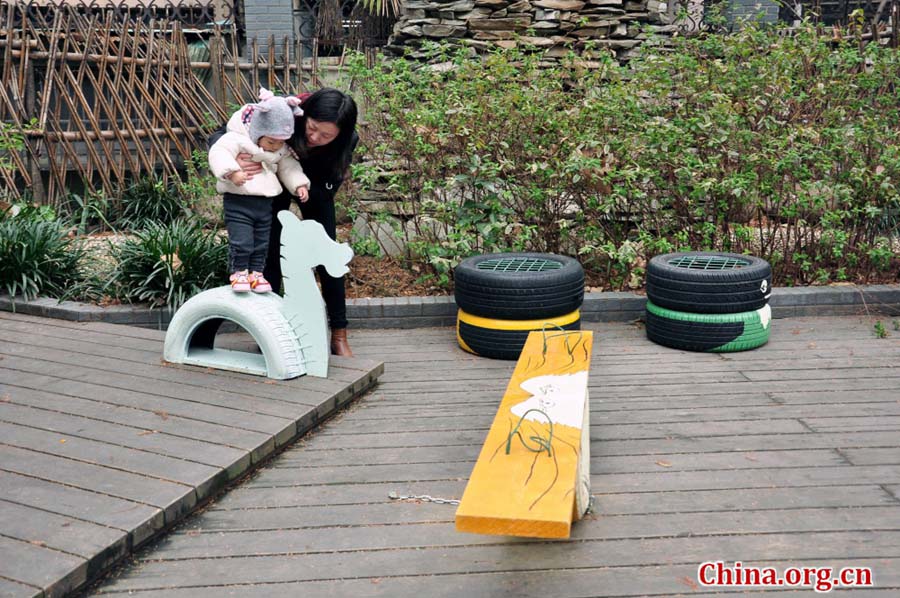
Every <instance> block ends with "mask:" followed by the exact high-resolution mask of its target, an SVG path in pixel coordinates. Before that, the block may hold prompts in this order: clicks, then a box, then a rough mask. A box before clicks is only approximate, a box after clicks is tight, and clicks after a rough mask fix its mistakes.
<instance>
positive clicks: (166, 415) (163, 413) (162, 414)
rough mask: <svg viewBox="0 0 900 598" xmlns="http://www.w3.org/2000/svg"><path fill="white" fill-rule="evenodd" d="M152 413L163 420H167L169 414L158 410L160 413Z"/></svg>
mask: <svg viewBox="0 0 900 598" xmlns="http://www.w3.org/2000/svg"><path fill="white" fill-rule="evenodd" d="M153 413H154V414H155V415H158V416H160V417H161V418H163V419H169V414H168V413H166V412H165V411H162V410H160V411H154V412H153Z"/></svg>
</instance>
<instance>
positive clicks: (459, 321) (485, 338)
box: [456, 310, 581, 360]
mask: <svg viewBox="0 0 900 598" xmlns="http://www.w3.org/2000/svg"><path fill="white" fill-rule="evenodd" d="M559 328H562V329H563V330H581V314H580V313H579V311H578V310H575V311H573V312H572V313H568V314H566V315H564V316H559V317H556V318H546V319H537V320H498V319H494V318H483V317H481V316H474V315H472V314H470V313H466V312H465V311H463V310H459V313H458V315H457V318H456V339H457V340H458V341H459V346H460V347H462V348H463V349H464V350H465V351H468V352H469V353H474V354H475V355H480V356H482V357H491V358H493V359H512V360H515V359H518V358H519V354H520V353H521V352H522V347H524V346H525V341H526V340H527V339H528V334H529V333H530V332H531V331H532V330H547V331H548V332H549V333H551V334H552V333H553V332H554V331H558V330H559Z"/></svg>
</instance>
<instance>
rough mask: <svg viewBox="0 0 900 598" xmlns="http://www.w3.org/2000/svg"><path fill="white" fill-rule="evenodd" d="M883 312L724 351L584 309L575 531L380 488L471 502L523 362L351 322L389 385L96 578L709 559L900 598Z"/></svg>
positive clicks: (692, 589)
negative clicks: (462, 527) (514, 522)
mask: <svg viewBox="0 0 900 598" xmlns="http://www.w3.org/2000/svg"><path fill="white" fill-rule="evenodd" d="M873 323H874V319H869V318H858V317H852V318H822V319H791V320H776V321H775V322H774V323H773V332H772V340H771V342H770V343H769V344H768V345H767V346H765V347H764V348H761V349H758V350H755V351H750V352H746V353H731V354H724V355H716V354H693V353H685V352H679V351H673V350H669V349H665V348H663V347H659V346H655V345H653V344H651V343H650V342H648V341H647V340H646V339H645V338H644V336H643V331H642V330H641V329H640V328H639V327H638V326H636V325H629V324H595V325H591V326H590V328H591V329H592V330H594V331H595V341H594V352H593V360H592V368H591V376H590V398H591V474H592V484H593V488H592V492H593V494H594V499H595V505H594V507H593V513H592V514H591V515H589V516H588V518H587V519H586V520H584V521H580V522H578V523H576V524H575V525H574V526H573V535H572V539H570V540H563V541H541V540H526V539H509V538H503V537H499V538H498V537H494V536H477V535H476V536H473V535H471V534H462V533H458V532H456V531H454V528H453V517H454V510H455V507H453V506H451V505H447V504H437V503H433V502H422V501H413V500H408V501H391V500H390V499H389V498H388V493H389V492H391V491H395V492H398V493H401V494H416V495H430V496H433V497H445V498H459V496H460V495H461V493H462V491H463V489H464V487H465V484H466V480H467V477H468V475H469V473H470V471H471V468H472V465H473V463H474V461H475V459H476V457H477V455H478V452H479V450H480V448H481V443H482V441H483V439H484V436H485V433H486V431H487V429H488V427H489V426H490V423H491V420H492V418H493V415H494V413H495V411H496V408H497V404H498V402H499V400H500V398H501V396H502V393H503V390H504V388H505V386H506V384H507V381H508V378H509V375H510V373H511V372H512V370H513V366H514V364H513V363H511V362H498V361H491V360H486V359H480V358H476V357H473V356H471V355H468V354H466V353H463V352H462V351H460V350H459V349H458V348H457V347H456V346H455V340H454V335H453V332H452V330H450V329H430V330H407V331H354V332H353V334H352V341H353V347H354V350H355V351H356V352H357V354H359V355H362V356H364V357H369V358H378V359H384V360H385V361H386V362H387V363H386V371H385V374H384V375H383V376H382V377H381V379H380V381H379V386H378V387H377V388H376V389H375V390H374V391H373V392H371V393H370V394H369V395H368V396H366V397H364V398H363V399H361V400H360V401H358V402H357V403H355V404H354V405H353V406H352V407H351V408H350V409H349V410H347V411H345V412H343V413H342V414H341V415H340V416H339V417H338V418H336V419H334V420H332V421H329V422H327V423H326V424H325V425H324V426H322V427H321V428H319V429H318V430H317V431H316V432H315V433H313V434H311V435H309V436H308V437H306V438H305V439H303V440H302V441H301V442H300V443H299V444H298V445H297V446H295V447H294V448H292V449H290V450H289V451H286V452H285V453H284V454H282V455H281V456H280V457H279V458H278V459H277V460H274V461H273V462H271V463H270V464H269V465H268V466H266V467H265V468H264V469H263V470H262V471H260V472H259V473H258V474H257V475H255V476H254V477H253V478H252V479H251V480H249V481H247V482H246V483H245V484H243V485H241V486H240V487H238V488H236V489H234V490H232V491H231V492H229V493H228V494H227V495H225V496H224V497H222V498H221V500H219V501H217V502H216V503H214V504H213V505H211V506H210V507H209V508H208V509H206V510H205V511H204V512H203V513H202V514H200V515H198V516H195V517H192V518H190V519H188V520H187V521H186V522H185V523H184V524H183V525H181V526H180V527H179V528H178V529H177V530H176V531H175V532H174V533H172V534H170V535H168V536H167V537H165V538H163V539H162V540H160V541H159V542H157V543H156V544H155V545H154V546H152V547H151V548H150V549H148V550H146V551H144V552H141V553H139V555H138V556H137V557H136V558H135V559H134V563H133V564H132V565H131V566H129V567H126V568H123V569H121V570H118V571H117V572H116V573H115V574H114V575H113V576H111V577H110V578H109V579H107V580H105V581H104V583H102V584H100V585H99V586H97V587H95V588H93V589H92V594H112V595H117V594H126V593H129V592H134V593H135V595H139V596H142V597H144V598H153V597H157V596H160V597H162V596H165V597H167V598H181V597H185V598H200V597H206V596H209V597H213V596H216V597H218V596H241V597H258V596H266V597H268V596H273V597H274V596H304V597H309V596H313V597H314V596H335V597H346V596H354V597H359V596H390V597H405V596H428V597H441V596H454V597H458V596H465V597H466V598H481V597H484V598H487V597H491V598H496V597H505V596H510V597H517V598H518V597H530V596H534V597H541V598H546V597H548V596H552V597H554V598H564V597H576V596H578V597H580V596H648V595H654V596H657V595H659V596H676V595H694V594H704V595H715V594H717V592H721V593H724V592H722V590H716V589H711V588H704V587H699V585H698V583H697V569H698V565H699V564H700V563H701V562H703V561H716V560H724V561H728V562H731V561H735V560H739V561H742V562H743V563H745V564H753V565H760V566H770V567H775V568H776V569H778V570H779V571H783V570H784V569H785V568H787V567H789V566H798V565H803V566H832V567H842V566H848V565H854V566H864V567H871V568H872V569H873V571H874V579H875V588H874V590H872V591H867V592H866V593H865V594H863V595H864V596H866V597H870V598H871V597H888V596H891V597H896V596H897V595H898V594H900V533H898V532H900V332H896V331H892V330H891V327H890V326H888V329H889V330H891V336H890V337H889V338H887V339H877V338H875V335H874V334H873ZM782 590H783V591H781V592H780V593H778V596H780V597H795V596H797V597H799V596H810V595H812V594H813V593H812V591H811V590H810V589H809V588H800V589H793V590H790V591H789V590H788V588H782ZM757 593H763V592H762V591H761V590H759V591H755V592H749V591H747V592H741V595H756V594H757ZM836 593H837V594H838V595H859V594H861V592H860V591H859V590H850V591H847V592H836ZM731 595H734V594H733V593H732V594H731Z"/></svg>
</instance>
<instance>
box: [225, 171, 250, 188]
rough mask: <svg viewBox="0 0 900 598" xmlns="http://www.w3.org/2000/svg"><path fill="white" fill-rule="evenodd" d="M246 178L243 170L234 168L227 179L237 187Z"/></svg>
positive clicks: (245, 180) (244, 181)
mask: <svg viewBox="0 0 900 598" xmlns="http://www.w3.org/2000/svg"><path fill="white" fill-rule="evenodd" d="M248 178H249V177H248V176H247V173H246V172H244V171H243V170H235V171H234V172H232V173H231V174H229V175H228V180H229V181H231V182H232V183H233V184H234V185H236V186H238V187H240V186H242V185H243V184H244V183H246V182H247V179H248Z"/></svg>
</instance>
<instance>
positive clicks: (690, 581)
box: [678, 575, 699, 590]
mask: <svg viewBox="0 0 900 598" xmlns="http://www.w3.org/2000/svg"><path fill="white" fill-rule="evenodd" d="M678 583H680V584H682V585H685V586H687V587H689V588H690V589H692V590H696V589H697V588H698V587H699V586H697V582H696V581H694V580H693V579H691V578H690V577H688V576H687V575H685V576H684V577H679V578H678Z"/></svg>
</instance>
